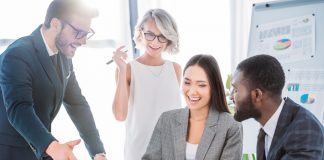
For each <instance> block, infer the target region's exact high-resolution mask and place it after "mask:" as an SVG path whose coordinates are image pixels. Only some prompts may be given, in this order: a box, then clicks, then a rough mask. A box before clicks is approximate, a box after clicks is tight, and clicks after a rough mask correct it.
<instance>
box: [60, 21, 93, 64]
mask: <svg viewBox="0 0 324 160" xmlns="http://www.w3.org/2000/svg"><path fill="white" fill-rule="evenodd" d="M68 23H69V24H64V25H62V27H63V28H62V30H61V32H60V33H58V34H57V36H56V39H55V44H56V47H57V48H58V49H59V50H60V51H61V52H62V53H63V54H64V55H65V56H66V57H67V58H72V57H73V56H74V55H75V51H76V49H77V48H78V47H80V46H81V45H84V44H86V40H87V36H84V37H82V38H80V39H77V38H76V36H77V34H78V31H77V30H79V31H84V32H88V31H89V30H90V24H91V18H84V17H80V16H76V15H75V16H71V18H70V20H69V21H68ZM62 24H63V22H62ZM72 26H73V27H75V29H77V30H75V29H74V28H73V27H72Z"/></svg>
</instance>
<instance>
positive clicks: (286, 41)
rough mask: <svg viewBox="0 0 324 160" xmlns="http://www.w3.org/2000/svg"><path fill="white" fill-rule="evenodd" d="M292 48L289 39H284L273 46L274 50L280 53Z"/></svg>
mask: <svg viewBox="0 0 324 160" xmlns="http://www.w3.org/2000/svg"><path fill="white" fill-rule="evenodd" d="M290 46H291V40H290V39H288V38H283V39H279V40H278V41H276V42H275V44H274V45H273V49H274V50H277V51H280V50H284V49H287V48H289V47H290Z"/></svg>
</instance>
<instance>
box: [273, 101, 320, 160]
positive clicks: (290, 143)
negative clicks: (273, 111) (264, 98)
mask: <svg viewBox="0 0 324 160" xmlns="http://www.w3.org/2000/svg"><path fill="white" fill-rule="evenodd" d="M281 159H284V160H324V129H323V125H322V124H321V123H320V122H319V121H318V120H317V119H316V118H315V117H314V115H313V114H312V113H310V112H309V111H308V110H306V109H305V108H303V107H301V106H300V105H298V104H296V103H295V102H293V101H292V100H291V99H289V98H286V99H285V104H284V106H283V109H282V111H281V114H280V116H279V120H278V124H277V127H276V131H275V134H274V137H273V140H272V143H271V146H270V150H269V153H268V157H267V160H281Z"/></svg>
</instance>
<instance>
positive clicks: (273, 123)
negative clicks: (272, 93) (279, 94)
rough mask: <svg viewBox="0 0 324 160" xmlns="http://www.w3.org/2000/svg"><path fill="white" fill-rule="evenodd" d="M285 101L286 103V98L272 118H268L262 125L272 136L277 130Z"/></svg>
mask: <svg viewBox="0 0 324 160" xmlns="http://www.w3.org/2000/svg"><path fill="white" fill-rule="evenodd" d="M284 103H285V100H284V99H282V101H281V103H280V105H279V107H278V108H277V110H276V112H275V113H274V114H273V115H272V116H271V118H270V119H269V120H268V122H267V123H266V124H265V125H264V126H263V127H262V128H263V130H264V132H265V133H266V134H267V136H270V137H271V138H273V135H274V132H275V131H276V127H277V122H278V119H279V116H280V113H281V110H282V108H283V105H284Z"/></svg>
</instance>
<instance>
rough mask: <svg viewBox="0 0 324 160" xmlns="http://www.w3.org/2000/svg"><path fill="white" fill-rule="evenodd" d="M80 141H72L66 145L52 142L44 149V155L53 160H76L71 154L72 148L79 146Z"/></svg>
mask: <svg viewBox="0 0 324 160" xmlns="http://www.w3.org/2000/svg"><path fill="white" fill-rule="evenodd" d="M80 142H81V140H80V139H77V140H73V141H69V142H66V143H63V144H61V143H59V142H57V141H53V142H52V143H50V145H49V146H48V147H47V149H46V153H47V154H48V155H49V156H51V157H52V158H53V160H77V158H76V157H75V155H74V154H73V152H72V151H73V148H74V147H75V146H76V145H78V144H80Z"/></svg>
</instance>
